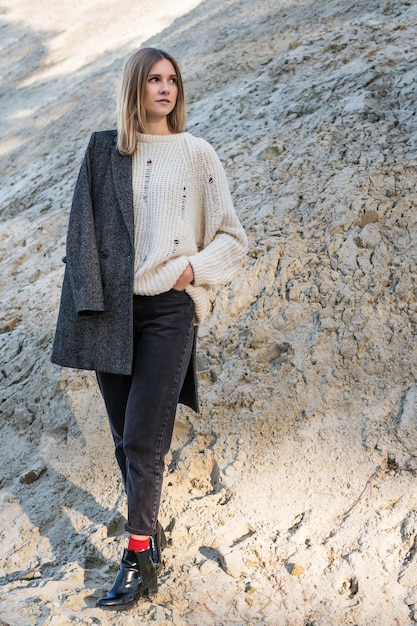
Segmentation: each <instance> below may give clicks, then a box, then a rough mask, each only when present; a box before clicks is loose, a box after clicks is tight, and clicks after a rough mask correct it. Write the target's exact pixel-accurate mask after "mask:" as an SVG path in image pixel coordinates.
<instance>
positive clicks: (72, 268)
mask: <svg viewBox="0 0 417 626" xmlns="http://www.w3.org/2000/svg"><path fill="white" fill-rule="evenodd" d="M116 143H117V131H116V130H111V131H102V132H98V133H93V135H92V136H91V138H90V142H89V144H88V147H87V150H86V153H85V156H84V159H83V162H82V165H81V169H80V172H79V175H78V179H77V183H76V186H75V190H74V196H73V201H72V206H71V213H70V218H69V223H68V235H67V249H66V257H65V261H66V266H65V274H64V280H63V286H62V294H61V303H60V308H59V314H58V321H57V326H56V333H55V339H54V343H53V349H52V357H51V360H52V362H53V363H56V364H58V365H61V366H63V367H73V368H77V369H87V370H95V371H100V372H107V373H112V374H124V375H130V374H131V371H132V362H133V274H134V217H133V192H132V159H131V157H130V156H126V155H122V154H120V152H119V151H118V150H117V148H116ZM180 402H182V403H183V404H187V405H188V406H190V407H191V408H192V409H194V410H195V411H197V410H198V401H197V382H196V372H195V341H194V350H193V357H192V359H191V363H190V367H189V370H188V373H187V376H186V380H185V382H184V386H183V389H182V392H181V396H180Z"/></svg>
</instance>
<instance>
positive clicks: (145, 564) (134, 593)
mask: <svg viewBox="0 0 417 626" xmlns="http://www.w3.org/2000/svg"><path fill="white" fill-rule="evenodd" d="M157 588H158V585H157V579H156V569H155V564H154V562H153V561H152V558H151V550H144V551H143V552H135V551H134V550H125V551H124V553H123V558H122V562H121V564H120V568H119V572H118V574H117V576H116V580H115V581H114V585H113V587H112V588H111V589H110V591H109V592H108V594H107V595H106V596H104V597H103V598H99V599H98V600H97V602H96V606H98V607H100V608H101V609H108V610H113V611H124V610H127V609H131V608H132V607H133V606H134V605H135V604H136V603H137V602H138V601H139V600H140V598H141V597H142V596H145V595H153V594H154V593H156V591H157Z"/></svg>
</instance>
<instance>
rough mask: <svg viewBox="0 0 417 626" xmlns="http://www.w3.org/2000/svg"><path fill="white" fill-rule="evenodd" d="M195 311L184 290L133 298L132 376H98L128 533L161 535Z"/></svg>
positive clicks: (98, 373) (100, 373) (192, 336)
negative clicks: (160, 521)
mask: <svg viewBox="0 0 417 626" xmlns="http://www.w3.org/2000/svg"><path fill="white" fill-rule="evenodd" d="M193 319H194V307H193V303H192V300H191V298H190V297H189V296H188V295H187V294H186V293H185V292H184V291H176V290H174V289H171V290H170V291H168V292H166V293H162V294H159V295H156V296H133V324H134V356H133V368H132V374H131V375H130V376H124V375H120V374H107V373H103V372H97V379H98V383H99V387H100V390H101V393H102V396H103V399H104V403H105V405H106V410H107V415H108V418H109V422H110V428H111V432H112V435H113V439H114V445H115V455H116V459H117V462H118V464H119V467H120V470H121V472H122V477H123V482H124V485H125V489H126V494H127V506H128V519H127V523H126V530H127V531H128V532H129V533H132V534H135V535H152V534H154V533H155V532H156V522H157V518H158V512H159V506H160V501H161V491H162V479H163V473H164V468H165V456H166V454H167V452H168V450H169V447H170V445H171V439H172V431H173V428H174V421H175V414H176V409H177V404H178V399H179V394H180V391H181V387H182V384H183V382H184V378H185V375H186V372H187V368H188V364H189V362H190V357H191V353H192V348H193V340H194V329H193Z"/></svg>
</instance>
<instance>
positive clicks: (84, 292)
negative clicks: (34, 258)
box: [66, 134, 105, 316]
mask: <svg viewBox="0 0 417 626" xmlns="http://www.w3.org/2000/svg"><path fill="white" fill-rule="evenodd" d="M94 143H95V135H94V134H93V135H92V136H91V138H90V142H89V144H88V147H87V150H86V153H85V155H84V159H83V162H82V165H81V169H80V172H79V175H78V179H77V182H76V185H75V190H74V196H73V200H72V205H71V212H70V218H69V223H68V233H67V248H66V264H67V267H66V271H67V272H68V274H69V278H70V283H71V287H72V293H73V297H74V305H75V310H76V313H77V315H78V316H83V315H94V313H99V312H102V311H104V310H105V304H104V295H103V286H102V280H101V272H100V262H99V251H98V249H97V240H96V232H95V223H94V204H93V197H92V163H93V155H94Z"/></svg>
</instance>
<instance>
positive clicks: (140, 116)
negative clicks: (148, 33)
mask: <svg viewBox="0 0 417 626" xmlns="http://www.w3.org/2000/svg"><path fill="white" fill-rule="evenodd" d="M162 59H167V60H168V61H170V62H171V63H172V65H173V66H174V69H175V73H176V75H177V86H178V95H177V102H176V104H175V107H174V109H173V110H172V111H171V113H169V114H168V127H169V129H170V130H171V132H173V133H181V132H183V131H184V128H185V121H186V117H187V114H186V108H185V97H184V87H183V83H182V78H181V73H180V70H179V67H178V64H177V62H176V61H175V59H173V58H172V56H171V55H170V54H168V53H167V52H164V51H163V50H160V49H159V48H140V49H139V50H137V51H136V52H134V53H133V54H132V55H131V56H130V57H129V58H128V60H127V61H126V63H125V66H124V68H123V76H122V82H121V85H120V89H119V97H118V103H117V119H118V122H117V130H118V136H117V148H118V150H119V152H120V153H121V154H133V153H134V151H135V149H136V141H137V137H136V135H137V133H144V132H146V110H145V107H144V105H143V100H144V95H145V86H146V81H147V79H148V76H149V73H150V71H151V69H152V67H153V66H154V65H155V63H157V62H158V61H161V60H162Z"/></svg>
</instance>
